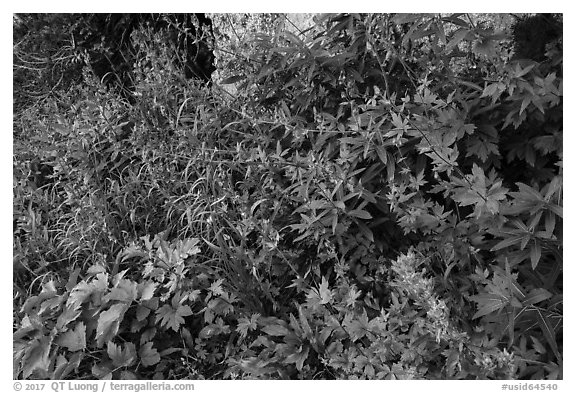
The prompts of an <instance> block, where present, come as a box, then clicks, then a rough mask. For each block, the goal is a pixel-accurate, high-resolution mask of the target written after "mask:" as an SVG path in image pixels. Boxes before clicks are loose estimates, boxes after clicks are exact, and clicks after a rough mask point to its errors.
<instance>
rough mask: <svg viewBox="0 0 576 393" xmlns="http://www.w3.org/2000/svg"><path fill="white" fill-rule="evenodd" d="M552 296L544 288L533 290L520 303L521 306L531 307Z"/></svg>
mask: <svg viewBox="0 0 576 393" xmlns="http://www.w3.org/2000/svg"><path fill="white" fill-rule="evenodd" d="M551 297H552V294H551V293H550V292H548V291H547V290H546V289H544V288H535V289H533V290H531V291H530V293H529V294H528V296H526V298H525V299H524V300H523V301H522V305H523V306H531V305H533V304H537V303H540V302H542V301H544V300H546V299H550V298H551Z"/></svg>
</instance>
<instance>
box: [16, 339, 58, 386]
mask: <svg viewBox="0 0 576 393" xmlns="http://www.w3.org/2000/svg"><path fill="white" fill-rule="evenodd" d="M51 345H52V338H51V337H49V336H43V337H40V338H37V339H35V340H34V341H33V342H32V343H31V344H30V345H29V347H28V349H27V351H26V355H25V356H24V359H23V360H22V364H23V373H24V378H28V377H29V376H30V375H32V373H34V372H35V371H37V370H40V371H44V372H46V371H48V367H49V365H50V359H49V355H50V347H51Z"/></svg>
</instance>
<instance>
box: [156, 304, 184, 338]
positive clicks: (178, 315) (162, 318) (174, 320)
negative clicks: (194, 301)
mask: <svg viewBox="0 0 576 393" xmlns="http://www.w3.org/2000/svg"><path fill="white" fill-rule="evenodd" d="M190 315H192V310H191V309H190V306H187V305H186V306H183V305H181V304H180V305H178V304H177V305H176V308H174V307H172V306H171V305H169V304H165V305H163V306H162V307H160V308H159V309H158V310H157V311H156V322H160V326H162V327H166V328H168V329H172V330H174V331H175V332H177V331H178V329H179V328H180V325H182V324H183V323H184V317H187V316H190Z"/></svg>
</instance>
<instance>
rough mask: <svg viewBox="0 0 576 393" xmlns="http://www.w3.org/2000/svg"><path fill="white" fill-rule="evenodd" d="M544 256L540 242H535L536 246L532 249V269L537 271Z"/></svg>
mask: <svg viewBox="0 0 576 393" xmlns="http://www.w3.org/2000/svg"><path fill="white" fill-rule="evenodd" d="M541 256H542V248H541V247H540V242H539V241H538V240H535V241H534V245H533V246H532V247H531V248H530V262H532V269H533V270H536V267H537V266H538V262H540V257H541Z"/></svg>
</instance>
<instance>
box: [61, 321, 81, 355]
mask: <svg viewBox="0 0 576 393" xmlns="http://www.w3.org/2000/svg"><path fill="white" fill-rule="evenodd" d="M56 343H57V344H58V345H62V346H63V347H66V348H67V349H68V350H69V351H71V352H76V351H82V350H84V349H86V325H84V322H79V323H78V324H77V325H76V327H75V328H74V330H69V331H67V332H66V333H64V334H63V335H62V336H60V337H59V338H58V340H57V341H56Z"/></svg>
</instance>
